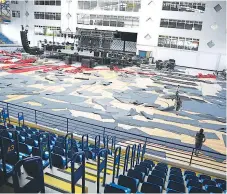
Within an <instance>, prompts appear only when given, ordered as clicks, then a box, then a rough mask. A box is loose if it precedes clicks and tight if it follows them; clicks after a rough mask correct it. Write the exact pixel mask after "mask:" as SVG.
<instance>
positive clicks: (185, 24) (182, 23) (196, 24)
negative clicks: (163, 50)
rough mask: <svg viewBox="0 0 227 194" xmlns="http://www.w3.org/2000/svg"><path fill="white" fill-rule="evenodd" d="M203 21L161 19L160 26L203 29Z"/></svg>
mask: <svg viewBox="0 0 227 194" xmlns="http://www.w3.org/2000/svg"><path fill="white" fill-rule="evenodd" d="M202 25H203V22H201V21H188V20H187V21H186V20H172V19H164V18H162V19H161V22H160V27H163V28H177V29H186V30H198V31H201V30H202Z"/></svg>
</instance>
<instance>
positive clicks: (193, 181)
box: [186, 179, 203, 188]
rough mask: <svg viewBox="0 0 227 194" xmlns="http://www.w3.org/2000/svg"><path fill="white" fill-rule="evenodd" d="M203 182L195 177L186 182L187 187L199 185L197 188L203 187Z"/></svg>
mask: <svg viewBox="0 0 227 194" xmlns="http://www.w3.org/2000/svg"><path fill="white" fill-rule="evenodd" d="M202 186H203V185H202V183H201V182H199V181H198V180H196V179H195V180H193V179H190V180H187V182H186V187H188V188H189V187H197V188H202Z"/></svg>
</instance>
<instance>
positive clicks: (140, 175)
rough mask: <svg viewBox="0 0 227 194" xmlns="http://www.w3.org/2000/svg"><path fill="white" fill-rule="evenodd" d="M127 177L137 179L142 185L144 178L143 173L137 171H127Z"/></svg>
mask: <svg viewBox="0 0 227 194" xmlns="http://www.w3.org/2000/svg"><path fill="white" fill-rule="evenodd" d="M127 176H130V177H132V178H135V179H138V180H139V181H140V182H141V183H143V182H144V178H145V173H143V172H139V171H137V170H133V169H129V170H128V174H127Z"/></svg>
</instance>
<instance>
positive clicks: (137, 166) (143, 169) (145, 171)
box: [134, 165, 149, 175]
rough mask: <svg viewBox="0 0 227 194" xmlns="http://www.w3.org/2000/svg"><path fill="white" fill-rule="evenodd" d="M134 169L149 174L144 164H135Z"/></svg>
mask: <svg viewBox="0 0 227 194" xmlns="http://www.w3.org/2000/svg"><path fill="white" fill-rule="evenodd" d="M134 170H137V171H139V172H143V173H145V175H148V174H149V169H148V168H147V167H146V166H141V165H136V166H135V168H134Z"/></svg>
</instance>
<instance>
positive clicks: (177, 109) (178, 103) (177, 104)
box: [172, 85, 182, 115]
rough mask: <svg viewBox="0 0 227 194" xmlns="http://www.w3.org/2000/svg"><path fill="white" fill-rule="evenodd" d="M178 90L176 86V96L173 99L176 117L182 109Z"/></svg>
mask: <svg viewBox="0 0 227 194" xmlns="http://www.w3.org/2000/svg"><path fill="white" fill-rule="evenodd" d="M179 88H180V86H179V85H178V86H177V91H176V95H175V98H174V99H175V104H174V107H175V110H176V115H178V111H179V110H180V108H181V107H182V101H181V98H180V95H179ZM174 99H172V100H174Z"/></svg>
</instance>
